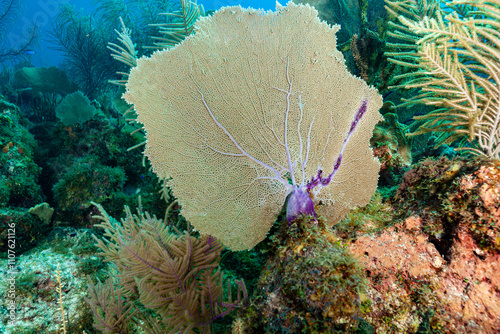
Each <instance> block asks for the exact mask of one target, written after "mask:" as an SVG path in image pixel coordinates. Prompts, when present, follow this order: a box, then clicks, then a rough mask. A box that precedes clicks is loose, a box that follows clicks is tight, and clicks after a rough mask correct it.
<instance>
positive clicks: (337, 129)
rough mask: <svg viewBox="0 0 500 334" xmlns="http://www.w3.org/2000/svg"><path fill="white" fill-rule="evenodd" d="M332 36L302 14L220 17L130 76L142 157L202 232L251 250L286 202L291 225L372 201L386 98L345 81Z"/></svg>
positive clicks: (228, 12)
mask: <svg viewBox="0 0 500 334" xmlns="http://www.w3.org/2000/svg"><path fill="white" fill-rule="evenodd" d="M338 29H339V26H333V27H332V26H329V25H328V24H327V23H325V22H322V21H320V20H319V19H318V17H317V12H316V10H315V9H313V8H312V7H310V6H308V5H305V6H304V5H295V4H293V3H289V4H288V5H287V6H286V7H280V6H278V8H277V10H276V11H275V12H266V13H264V12H262V11H256V10H253V9H242V8H241V7H224V8H221V9H220V10H218V11H217V12H216V13H214V14H213V16H211V17H203V18H201V19H200V21H199V22H198V24H197V28H196V29H195V34H194V35H191V36H190V37H188V38H187V39H186V40H184V41H183V42H182V43H180V44H179V45H177V46H176V47H174V48H172V49H169V50H164V51H160V52H156V53H154V54H153V56H151V57H149V58H148V57H144V58H141V59H139V60H138V62H137V67H135V68H133V69H132V71H131V73H130V78H129V81H128V84H127V92H126V93H125V95H124V97H125V99H126V100H127V101H128V102H129V103H133V104H134V107H135V109H136V111H137V113H138V121H139V122H141V123H142V124H144V128H145V130H146V133H147V144H146V150H145V155H146V156H148V158H149V159H150V161H151V164H152V166H153V169H154V171H155V172H156V173H157V174H158V176H159V177H160V178H167V177H168V178H171V180H170V181H169V185H170V187H171V188H172V190H173V193H174V195H175V196H177V198H178V199H179V202H180V204H181V205H182V214H183V215H184V216H185V217H186V218H187V219H188V220H189V221H190V222H191V223H192V224H193V226H194V227H195V228H197V229H198V230H200V231H201V232H202V233H207V234H211V235H214V236H215V237H217V238H218V239H219V240H221V241H222V242H223V243H224V244H225V245H226V246H228V247H229V248H231V249H232V250H243V249H250V248H252V247H253V246H255V245H256V244H257V243H259V242H260V241H261V240H263V239H264V238H265V236H266V234H267V232H268V231H269V229H270V227H271V226H272V224H273V223H274V221H275V219H276V216H277V214H278V213H279V211H280V209H281V208H282V206H283V204H284V202H285V199H286V197H287V196H288V195H290V194H292V195H291V197H290V201H289V203H290V204H289V205H292V204H293V205H292V207H289V209H290V210H289V219H293V218H294V216H296V215H297V214H300V213H315V212H314V202H313V199H312V198H314V201H316V202H317V201H320V200H321V201H322V203H324V204H325V205H323V206H321V210H322V211H321V212H316V214H322V215H324V216H325V217H326V218H327V220H328V223H330V224H333V223H335V222H336V221H337V220H338V219H340V218H342V217H343V215H344V214H345V213H346V212H347V211H348V210H349V209H350V208H351V207H353V206H355V205H365V204H366V203H368V201H369V200H370V197H371V195H372V194H373V192H374V190H375V188H376V184H377V178H378V170H379V163H378V161H377V160H376V159H375V158H373V155H372V152H371V149H370V147H369V140H370V137H371V134H372V130H373V127H374V126H375V124H376V123H377V122H378V121H379V120H381V116H380V115H379V113H378V110H379V108H380V107H381V105H382V98H381V96H380V95H379V94H378V93H377V91H376V89H374V88H372V87H368V85H366V83H365V82H364V81H363V80H361V79H360V78H357V77H355V76H352V75H351V74H350V73H349V72H348V70H347V68H346V66H345V64H344V58H343V56H342V53H340V52H339V51H338V50H337V49H336V38H335V33H336V32H337V31H338ZM303 201H306V202H303Z"/></svg>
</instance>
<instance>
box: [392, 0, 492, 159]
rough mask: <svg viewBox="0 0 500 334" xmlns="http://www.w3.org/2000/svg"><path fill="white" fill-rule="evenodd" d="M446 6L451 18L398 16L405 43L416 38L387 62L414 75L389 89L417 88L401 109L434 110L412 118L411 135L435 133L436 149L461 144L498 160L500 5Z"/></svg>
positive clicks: (461, 0) (458, 1) (461, 2)
mask: <svg viewBox="0 0 500 334" xmlns="http://www.w3.org/2000/svg"><path fill="white" fill-rule="evenodd" d="M413 2H419V1H413ZM446 6H447V7H448V8H449V9H452V10H453V11H451V13H450V14H446V15H445V13H444V11H443V10H442V9H437V10H436V11H435V12H434V13H435V14H434V15H433V16H431V17H430V16H424V17H423V18H422V19H420V20H416V19H415V16H412V17H411V18H409V17H408V16H403V15H400V16H399V17H398V18H399V21H400V22H401V24H403V25H404V26H405V27H406V28H407V29H408V31H411V34H410V33H407V35H408V38H412V39H414V40H415V38H414V37H415V36H419V38H418V39H416V40H415V46H414V50H413V51H406V50H404V51H403V50H402V49H399V50H400V51H401V52H392V53H390V54H389V56H390V57H391V59H390V61H392V62H394V63H397V64H400V65H403V66H406V67H413V68H417V70H416V71H414V72H410V73H405V74H402V75H400V76H397V77H396V79H403V84H401V85H398V86H394V87H393V88H406V89H412V88H418V89H420V91H419V93H418V94H417V95H416V96H414V97H412V98H410V99H407V100H404V102H405V103H403V104H402V105H400V106H412V105H415V104H426V105H432V106H435V107H436V109H435V110H434V111H432V112H430V113H429V114H427V115H423V116H417V117H415V119H417V120H419V121H421V122H422V124H421V126H420V127H419V128H418V129H417V131H416V132H414V133H412V134H411V135H419V134H422V133H427V132H438V133H439V134H438V141H437V143H438V144H437V146H439V145H442V144H449V143H451V142H454V141H456V140H459V141H461V147H460V148H458V150H465V151H468V152H470V153H473V154H477V155H484V156H488V157H492V158H496V159H500V145H499V142H500V90H499V83H500V49H499V45H500V33H499V30H500V0H493V1H484V0H476V1H464V0H455V1H452V2H451V3H448V4H446ZM466 6H468V7H466ZM417 7H418V6H417ZM394 8H395V10H393V11H397V7H394ZM394 8H393V9H394ZM448 12H449V11H448ZM459 13H460V14H459ZM399 35H401V31H400V32H399ZM407 40H408V39H407ZM464 143H466V144H464Z"/></svg>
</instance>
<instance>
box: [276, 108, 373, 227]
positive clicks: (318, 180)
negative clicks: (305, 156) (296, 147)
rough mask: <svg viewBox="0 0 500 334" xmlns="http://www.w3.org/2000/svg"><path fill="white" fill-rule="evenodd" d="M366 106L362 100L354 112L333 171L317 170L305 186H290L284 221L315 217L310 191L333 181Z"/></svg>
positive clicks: (289, 221)
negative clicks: (326, 173)
mask: <svg viewBox="0 0 500 334" xmlns="http://www.w3.org/2000/svg"><path fill="white" fill-rule="evenodd" d="M367 104H368V100H364V101H363V104H362V105H361V107H359V109H358V111H357V112H356V115H355V116H354V120H353V121H352V123H351V127H350V129H349V132H348V133H347V137H346V139H344V143H343V145H342V148H341V149H340V153H339V156H338V157H337V160H336V161H335V164H334V165H333V171H332V172H331V173H330V174H328V175H327V176H323V170H321V169H319V170H318V173H317V174H316V175H315V176H313V177H312V178H311V180H310V181H309V182H307V184H301V185H295V184H293V185H292V187H293V189H292V193H291V195H290V197H289V198H288V204H287V207H286V219H287V221H288V223H291V222H292V221H293V220H294V219H296V218H297V217H298V216H299V215H311V216H314V217H316V211H315V209H314V202H313V200H312V197H313V196H312V193H311V191H312V190H313V189H315V188H318V190H319V189H320V188H322V187H326V186H327V185H329V184H330V181H331V180H332V179H333V177H334V176H335V174H336V173H337V171H338V170H339V168H340V165H341V164H342V155H343V153H344V150H345V147H346V145H347V142H348V141H349V139H350V138H351V136H352V134H353V133H354V130H355V129H356V126H357V125H358V123H359V121H360V120H361V117H363V115H364V114H365V113H366V108H367ZM286 150H287V155H288V156H290V155H289V152H288V151H289V149H288V146H286ZM289 166H290V167H292V164H291V163H290V161H289ZM292 175H293V174H292Z"/></svg>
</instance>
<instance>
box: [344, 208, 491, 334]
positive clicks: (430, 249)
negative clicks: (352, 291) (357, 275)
mask: <svg viewBox="0 0 500 334" xmlns="http://www.w3.org/2000/svg"><path fill="white" fill-rule="evenodd" d="M425 224H426V222H424V221H422V219H421V218H420V217H418V216H412V217H409V218H407V219H406V220H405V221H404V223H402V224H398V225H395V226H393V227H391V228H389V229H387V230H385V231H384V232H383V233H382V234H380V235H372V236H364V237H360V238H359V239H358V240H357V241H356V242H355V243H353V244H352V246H351V247H350V249H351V251H352V252H353V253H355V254H356V255H357V256H358V257H359V259H360V262H361V264H362V265H364V266H365V268H366V271H365V272H366V274H367V276H368V278H369V282H370V286H369V288H368V290H367V297H368V298H369V299H371V301H372V307H371V311H370V313H369V314H367V316H366V318H365V319H366V320H367V321H368V322H370V323H371V324H373V325H375V327H376V328H377V329H378V330H380V331H381V332H384V331H387V332H398V333H400V332H403V331H410V332H413V331H416V330H417V328H418V327H419V326H423V325H427V326H428V327H432V328H434V329H438V328H440V329H441V330H442V331H444V332H447V333H498V332H499V331H500V275H499V272H500V261H499V260H500V254H498V252H487V251H484V250H481V249H480V248H479V247H478V245H477V243H476V241H475V240H474V238H473V237H472V235H471V234H470V231H469V229H468V228H467V227H466V226H464V225H460V226H458V229H457V232H456V235H455V237H454V238H453V243H452V246H451V248H450V252H449V254H448V255H447V256H446V258H447V259H448V260H446V259H445V257H444V256H442V255H441V254H440V253H439V252H438V250H437V249H436V247H435V245H434V244H433V243H432V242H430V241H429V237H428V235H427V234H426V233H425V231H424V230H423V227H424V226H425ZM432 315H434V316H432ZM387 317H390V318H392V321H391V322H389V324H387V323H384V318H387ZM426 317H427V318H429V319H426Z"/></svg>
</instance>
